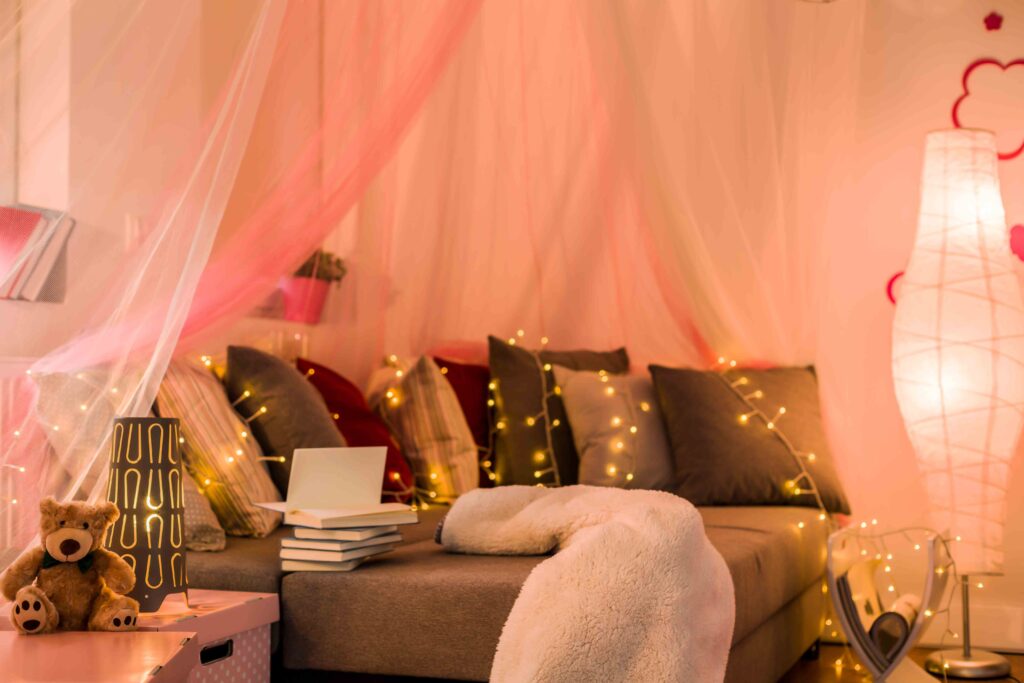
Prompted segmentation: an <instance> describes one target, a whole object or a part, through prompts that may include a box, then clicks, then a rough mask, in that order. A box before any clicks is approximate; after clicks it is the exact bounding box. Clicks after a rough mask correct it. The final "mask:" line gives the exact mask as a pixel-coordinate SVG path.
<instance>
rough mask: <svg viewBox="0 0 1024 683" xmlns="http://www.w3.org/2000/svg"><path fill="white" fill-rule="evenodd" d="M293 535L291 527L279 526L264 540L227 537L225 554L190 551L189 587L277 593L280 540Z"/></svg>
mask: <svg viewBox="0 0 1024 683" xmlns="http://www.w3.org/2000/svg"><path fill="white" fill-rule="evenodd" d="M291 534H292V528H291V527H280V528H278V529H277V530H275V531H274V532H273V533H272V534H270V535H269V536H267V537H265V538H237V537H234V536H228V538H227V547H226V548H225V549H224V550H222V551H219V552H213V553H207V552H189V553H188V559H187V562H186V571H187V572H188V585H189V587H190V588H212V589H218V590H230V591H253V592H257V593H277V592H278V591H279V590H280V586H281V560H280V558H279V557H278V553H279V552H280V551H281V539H282V538H286V537H288V536H291Z"/></svg>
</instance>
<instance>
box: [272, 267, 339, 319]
mask: <svg viewBox="0 0 1024 683" xmlns="http://www.w3.org/2000/svg"><path fill="white" fill-rule="evenodd" d="M278 288H279V289H280V290H281V293H282V294H283V295H284V297H283V298H284V319H285V320H291V321H293V322H300V323H309V324H311V325H315V324H316V323H318V322H320V314H321V313H322V312H323V310H324V301H325V300H326V299H327V290H328V289H329V288H330V283H329V282H327V281H325V280H318V279H316V278H313V277H285V278H281V282H280V283H279V284H278Z"/></svg>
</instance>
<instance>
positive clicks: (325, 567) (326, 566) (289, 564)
mask: <svg viewBox="0 0 1024 683" xmlns="http://www.w3.org/2000/svg"><path fill="white" fill-rule="evenodd" d="M362 563H363V561H362V559H359V560H349V561H348V562H310V561H309V560H282V561H281V571H283V572H350V571H352V570H353V569H355V568H356V567H358V566H359V565H361V564H362Z"/></svg>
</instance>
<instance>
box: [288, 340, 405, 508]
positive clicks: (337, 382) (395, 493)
mask: <svg viewBox="0 0 1024 683" xmlns="http://www.w3.org/2000/svg"><path fill="white" fill-rule="evenodd" d="M295 365H296V367H298V369H299V372H301V373H302V374H303V375H305V376H306V379H307V380H309V382H310V384H312V385H313V386H314V387H315V388H316V390H317V391H319V392H320V395H321V396H323V397H324V402H325V403H327V409H328V410H330V411H331V416H332V417H333V418H334V424H335V426H337V428H338V431H340V432H341V435H342V436H344V437H345V443H347V444H348V445H349V446H387V449H388V455H387V461H386V463H385V466H384V493H383V495H382V496H381V499H382V500H383V501H384V502H392V503H393V502H395V500H399V501H401V502H409V501H410V500H411V499H412V487H413V476H412V470H411V469H409V463H407V462H406V461H405V457H404V456H403V455H402V451H401V450H400V449H399V448H398V444H396V443H395V440H394V439H393V438H392V437H391V432H389V431H388V428H387V425H385V424H384V421H383V420H381V419H380V416H378V415H377V414H376V413H374V412H373V411H372V410H370V407H369V406H368V405H367V404H366V398H364V397H363V392H362V391H360V390H359V387H357V386H356V385H354V384H352V382H349V381H348V380H347V379H345V378H344V377H342V376H341V375H339V374H338V373H336V372H334V371H333V370H331V369H330V368H328V367H325V366H323V365H320V364H318V363H314V362H312V361H308V360H306V359H304V358H299V359H298V360H296V361H295ZM403 492H404V493H403Z"/></svg>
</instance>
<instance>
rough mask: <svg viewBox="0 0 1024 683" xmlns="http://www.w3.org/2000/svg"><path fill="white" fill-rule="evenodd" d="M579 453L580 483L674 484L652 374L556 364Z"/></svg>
mask: <svg viewBox="0 0 1024 683" xmlns="http://www.w3.org/2000/svg"><path fill="white" fill-rule="evenodd" d="M555 379H557V380H558V386H560V387H562V403H564V404H565V412H566V413H567V414H568V416H569V425H570V426H571V427H572V434H573V439H574V440H575V443H576V452H577V453H578V454H579V457H580V475H579V483H581V484H591V485H594V486H616V487H619V488H627V489H654V490H660V491H671V490H674V489H675V468H674V467H673V465H672V454H671V452H670V451H669V447H668V438H667V437H666V435H665V426H664V424H662V419H661V410H660V409H659V408H658V399H657V398H656V397H655V395H654V385H652V384H651V378H650V377H646V376H643V377H638V376H635V375H625V376H620V375H610V374H606V375H601V374H599V373H596V372H586V371H582V370H570V369H568V368H563V367H561V366H559V365H556V366H555Z"/></svg>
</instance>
